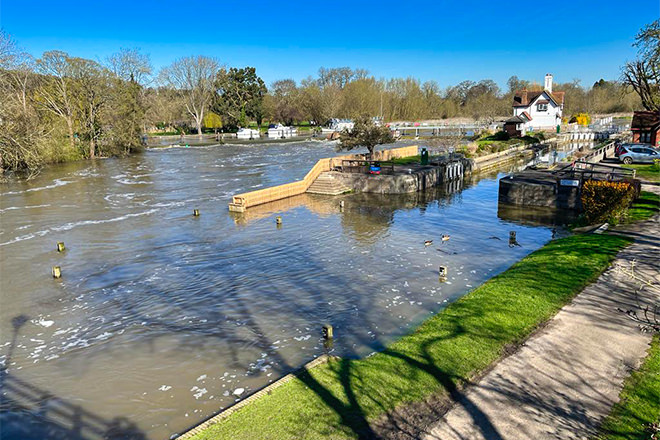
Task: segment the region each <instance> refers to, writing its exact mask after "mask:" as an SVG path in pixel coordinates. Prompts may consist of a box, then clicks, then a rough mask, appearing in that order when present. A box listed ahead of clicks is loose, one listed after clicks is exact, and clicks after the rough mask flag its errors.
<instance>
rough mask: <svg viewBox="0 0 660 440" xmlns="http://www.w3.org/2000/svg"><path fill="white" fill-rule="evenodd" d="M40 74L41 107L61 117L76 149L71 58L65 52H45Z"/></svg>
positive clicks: (39, 99)
mask: <svg viewBox="0 0 660 440" xmlns="http://www.w3.org/2000/svg"><path fill="white" fill-rule="evenodd" d="M37 69H38V72H39V73H41V74H42V75H43V78H42V81H41V84H40V87H39V94H38V101H39V102H40V104H41V106H42V107H43V108H44V109H46V110H48V111H50V112H51V113H53V114H55V115H57V116H59V117H61V118H62V119H64V121H65V122H66V127H67V130H68V133H69V143H70V145H71V147H72V148H74V147H75V140H74V107H75V104H74V99H73V91H72V87H73V80H72V69H71V58H70V57H69V55H68V54H67V53H65V52H61V51H57V50H54V51H50V52H44V54H43V56H42V57H41V59H39V60H37Z"/></svg>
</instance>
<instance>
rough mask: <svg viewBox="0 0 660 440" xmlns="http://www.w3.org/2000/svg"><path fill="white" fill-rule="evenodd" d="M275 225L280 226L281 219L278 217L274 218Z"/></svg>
mask: <svg viewBox="0 0 660 440" xmlns="http://www.w3.org/2000/svg"><path fill="white" fill-rule="evenodd" d="M275 223H277V224H278V225H281V224H282V217H280V216H279V215H278V216H277V217H275Z"/></svg>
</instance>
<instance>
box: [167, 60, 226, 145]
mask: <svg viewBox="0 0 660 440" xmlns="http://www.w3.org/2000/svg"><path fill="white" fill-rule="evenodd" d="M219 68H220V65H219V63H218V62H217V61H216V60H215V59H214V58H209V57H205V56H201V55H198V56H193V57H184V58H179V59H178V60H176V61H174V62H173V63H172V64H171V65H170V66H169V67H166V68H164V69H163V70H162V71H161V72H160V81H161V82H162V83H163V84H164V85H166V86H169V87H172V88H174V89H176V90H177V91H178V92H179V93H181V95H182V97H183V99H184V105H185V108H186V111H187V112H188V113H189V114H190V116H192V117H193V119H194V120H195V125H196V126H197V134H199V135H201V134H202V122H203V120H204V113H205V112H206V111H207V110H208V108H209V107H210V105H211V103H212V101H213V97H214V94H215V85H214V82H215V77H216V74H217V73H218V70H219Z"/></svg>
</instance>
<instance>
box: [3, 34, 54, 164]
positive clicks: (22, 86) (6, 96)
mask: <svg viewBox="0 0 660 440" xmlns="http://www.w3.org/2000/svg"><path fill="white" fill-rule="evenodd" d="M33 68H34V64H33V59H32V57H31V56H30V55H28V54H26V53H25V52H23V51H21V50H20V49H19V48H18V47H17V46H16V44H15V43H14V41H13V40H12V39H11V37H10V35H9V34H8V33H6V32H4V31H2V30H0V96H2V99H0V174H1V173H3V172H4V171H7V170H19V169H27V170H29V171H30V172H35V171H36V170H37V169H38V168H39V166H40V165H41V163H42V157H41V156H40V154H39V149H40V146H41V140H42V139H43V137H44V130H43V129H42V127H41V126H40V124H39V117H38V115H37V114H36V112H35V111H34V108H33V106H32V101H31V99H30V89H31V87H32V86H33V84H34V78H35V75H34V72H33V70H32V69H33ZM0 177H1V176H0Z"/></svg>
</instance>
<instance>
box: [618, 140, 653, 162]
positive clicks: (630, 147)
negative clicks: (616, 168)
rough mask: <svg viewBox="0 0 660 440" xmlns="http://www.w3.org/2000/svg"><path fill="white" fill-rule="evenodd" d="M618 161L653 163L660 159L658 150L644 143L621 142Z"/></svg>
mask: <svg viewBox="0 0 660 440" xmlns="http://www.w3.org/2000/svg"><path fill="white" fill-rule="evenodd" d="M621 148H622V152H621V154H619V161H621V162H623V163H625V164H631V163H653V161H654V160H658V159H660V151H658V150H656V149H655V148H652V147H650V146H648V145H646V144H623V145H621Z"/></svg>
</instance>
